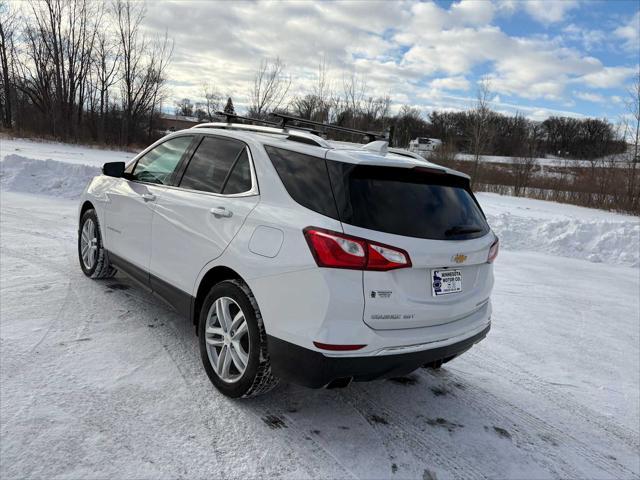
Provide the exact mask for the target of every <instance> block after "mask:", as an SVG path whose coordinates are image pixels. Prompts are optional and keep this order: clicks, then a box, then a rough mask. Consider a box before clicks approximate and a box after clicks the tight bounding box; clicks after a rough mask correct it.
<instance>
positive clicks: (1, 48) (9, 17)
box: [0, 1, 17, 128]
mask: <svg viewBox="0 0 640 480" xmlns="http://www.w3.org/2000/svg"><path fill="white" fill-rule="evenodd" d="M16 23H17V14H16V12H15V11H13V10H11V9H10V7H9V4H8V3H6V2H5V1H0V67H1V68H2V74H1V75H0V80H1V81H2V92H1V95H2V97H0V100H1V103H0V105H1V106H2V126H4V127H5V128H11V127H12V124H13V123H12V122H13V108H12V100H13V99H12V97H13V92H12V90H13V89H12V79H13V73H12V71H13V59H14V51H15V46H14V37H15V33H16Z"/></svg>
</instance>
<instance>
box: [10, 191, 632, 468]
mask: <svg viewBox="0 0 640 480" xmlns="http://www.w3.org/2000/svg"><path fill="white" fill-rule="evenodd" d="M0 204H1V212H0V247H1V256H0V268H1V276H0V318H1V323H0V340H1V343H0V347H1V348H0V477H1V478H43V479H49V478H54V477H59V478H106V477H112V478H177V477H180V478H205V477H206V478H229V477H235V478H252V477H262V478H265V477H269V478H272V477H276V478H279V477H284V478H305V477H313V478H418V479H434V478H438V479H442V478H465V479H467V478H559V477H562V478H624V479H627V478H637V477H638V475H639V474H640V457H639V421H640V419H639V411H640V403H639V402H640V400H639V395H640V394H639V385H640V378H639V377H640V349H639V340H640V339H639V328H640V326H639V322H640V320H639V312H640V305H639V301H640V300H639V289H640V279H639V273H640V270H639V269H638V268H634V267H630V266H625V265H620V264H614V265H610V264H608V263H593V262H589V261H586V260H581V259H569V258H564V257H560V256H551V255H548V254H544V253H525V252H519V251H508V250H505V251H502V252H501V254H500V257H499V259H498V262H497V264H496V288H495V293H494V295H493V298H494V318H493V329H492V331H491V333H490V334H489V336H488V338H487V339H486V340H485V341H484V342H482V343H481V344H479V345H477V346H476V347H475V348H474V349H472V350H471V351H470V352H468V353H467V354H466V355H464V356H463V357H461V358H460V359H457V360H455V361H453V362H451V363H450V364H447V365H446V366H445V367H443V369H442V370H441V371H439V372H435V373H434V372H429V371H419V372H415V373H413V374H412V375H410V376H408V377H406V378H401V379H395V380H390V381H383V382H373V383H368V384H354V385H352V386H350V387H349V388H347V389H343V390H331V391H327V390H307V389H303V388H299V387H295V386H291V385H282V386H280V387H279V388H278V389H276V390H275V391H274V392H272V393H271V394H269V395H267V396H264V397H260V398H257V399H252V400H244V401H232V400H229V399H226V398H224V397H222V396H221V395H220V394H219V393H218V392H217V391H216V390H215V389H214V388H213V386H212V385H211V384H210V383H209V381H208V379H207V377H206V375H205V374H204V372H203V370H202V368H201V365H200V358H199V353H198V349H197V343H196V337H195V335H194V332H193V328H192V327H189V326H187V325H185V323H184V322H183V321H182V320H181V319H180V318H179V317H178V316H177V315H176V314H174V313H173V312H172V311H171V310H170V309H169V308H167V307H165V306H164V305H163V304H162V303H160V302H159V301H158V300H157V299H155V298H154V297H152V296H149V295H147V294H146V293H144V292H142V291H140V290H139V289H137V288H136V287H134V286H133V285H132V284H131V283H130V282H129V281H128V280H127V279H126V278H125V277H120V276H118V277H116V278H115V279H112V280H108V281H91V280H88V279H87V278H85V277H84V276H83V275H82V272H81V271H80V268H79V266H78V262H77V257H76V253H75V235H76V234H75V229H76V224H75V221H76V219H75V215H76V211H75V208H76V205H75V202H72V201H68V200H61V199H56V198H53V197H37V196H34V195H29V194H23V193H13V192H7V191H2V193H1V194H0ZM532 205H534V204H532ZM535 205H541V204H535ZM535 205H534V206H535ZM490 213H491V212H490ZM497 214H498V213H496V215H497ZM636 258H637V257H636Z"/></svg>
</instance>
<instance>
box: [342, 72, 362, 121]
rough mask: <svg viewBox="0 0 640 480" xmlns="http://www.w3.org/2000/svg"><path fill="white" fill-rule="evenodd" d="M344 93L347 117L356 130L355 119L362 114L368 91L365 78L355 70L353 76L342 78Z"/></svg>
mask: <svg viewBox="0 0 640 480" xmlns="http://www.w3.org/2000/svg"><path fill="white" fill-rule="evenodd" d="M342 91H343V94H344V106H345V110H346V112H345V113H346V114H347V115H346V116H348V117H350V118H351V127H352V128H355V126H356V125H355V119H356V117H357V116H359V115H360V114H361V113H362V103H363V101H364V96H365V92H366V91H367V82H366V81H365V79H364V78H362V77H359V76H358V74H357V73H356V72H355V70H354V71H353V72H351V75H349V76H347V75H344V76H343V77H342Z"/></svg>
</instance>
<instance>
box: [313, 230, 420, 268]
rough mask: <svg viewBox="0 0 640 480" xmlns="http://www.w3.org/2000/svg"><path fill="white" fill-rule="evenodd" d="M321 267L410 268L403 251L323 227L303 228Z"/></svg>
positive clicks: (409, 262) (407, 258)
mask: <svg viewBox="0 0 640 480" xmlns="http://www.w3.org/2000/svg"><path fill="white" fill-rule="evenodd" d="M304 236H305V238H306V239H307V243H308V244H309V248H310V249H311V253H312V254H313V257H314V258H315V260H316V263H317V264H318V266H319V267H326V268H349V269H353V270H377V271H387V270H393V269H396V268H407V267H410V266H411V259H410V258H409V254H408V253H407V252H405V251H404V250H402V249H400V248H396V247H391V246H389V245H384V244H381V243H377V242H372V241H370V240H366V239H364V238H358V237H352V236H351V235H345V234H343V233H338V232H333V231H331V230H325V229H322V228H315V227H307V228H305V229H304Z"/></svg>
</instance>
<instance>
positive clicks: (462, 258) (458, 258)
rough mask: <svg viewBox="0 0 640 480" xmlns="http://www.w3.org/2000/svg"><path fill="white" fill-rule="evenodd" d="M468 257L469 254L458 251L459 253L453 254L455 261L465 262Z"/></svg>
mask: <svg viewBox="0 0 640 480" xmlns="http://www.w3.org/2000/svg"><path fill="white" fill-rule="evenodd" d="M466 259H467V256H466V255H464V254H462V253H458V254H457V255H454V256H453V261H454V262H456V263H463V262H464V261H465V260H466Z"/></svg>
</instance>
